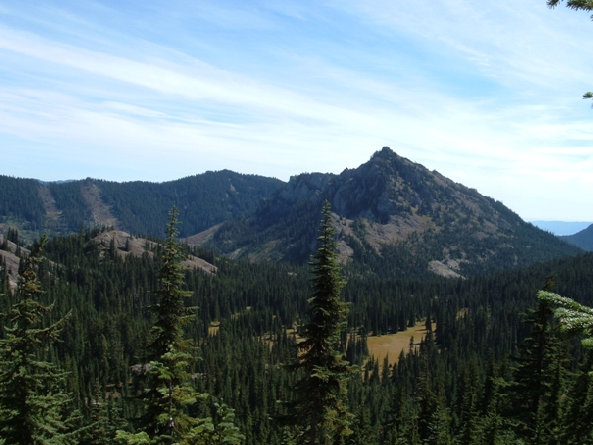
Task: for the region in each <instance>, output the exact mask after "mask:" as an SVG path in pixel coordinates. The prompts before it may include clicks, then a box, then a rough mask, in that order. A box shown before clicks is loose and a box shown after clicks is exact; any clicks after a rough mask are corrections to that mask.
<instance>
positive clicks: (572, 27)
mask: <svg viewBox="0 0 593 445" xmlns="http://www.w3.org/2000/svg"><path fill="white" fill-rule="evenodd" d="M592 34H593V22H592V21H591V19H590V17H589V14H587V13H583V12H575V11H571V10H568V9H567V8H565V7H564V6H562V7H558V8H556V9H555V10H550V9H548V8H547V7H546V2H545V0H522V1H516V0H500V1H496V2H483V1H477V0H430V1H394V0H389V1H387V0H385V1H382V0H377V1H372V0H365V1H364V2H360V1H353V0H351V1H350V0H341V1H337V0H336V1H333V0H330V1H323V0H316V1H307V0H301V1H257V0H254V1H249V2H245V1H235V2H233V1H225V0H218V1H199V0H194V1H189V0H188V1H175V0H169V1H158V0H151V1H101V2H100V1H97V2H87V1H83V0H79V1H64V0H62V1H55V2H51V1H30V2H29V1H28V2H23V1H21V0H19V1H10V0H9V1H4V2H2V3H0V155H1V160H0V174H5V175H12V176H19V177H34V178H39V179H42V180H63V179H79V178H86V177H94V178H101V179H108V180H115V181H130V180H139V179H140V180H149V181H166V180H172V179H178V178H181V177H184V176H188V175H193V174H197V173H202V172H204V171H207V170H221V169H231V170H234V171H237V172H241V173H255V174H260V175H265V176H273V177H277V178H280V179H283V180H288V179H289V177H290V176H291V175H295V174H299V173H303V172H313V171H320V172H333V173H339V172H341V171H343V170H344V169H345V168H355V167H357V166H358V165H360V164H362V163H364V162H366V161H367V160H368V159H369V158H370V156H371V155H372V154H373V153H374V152H375V151H377V150H379V149H381V147H383V146H390V147H391V148H392V149H393V150H394V151H396V152H397V153H398V154H400V155H402V156H404V157H407V158H408V159H410V160H412V161H414V162H418V163H421V164H423V165H425V166H426V167H427V168H429V169H431V170H432V169H434V170H438V171H439V172H441V173H442V174H444V175H445V176H447V177H449V178H451V179H453V180H454V181H457V182H460V183H462V184H464V185H466V186H468V187H472V188H475V189H477V190H478V191H479V192H480V193H482V194H485V195H488V196H492V197H494V198H496V199H498V200H500V201H502V202H503V203H504V204H505V205H507V206H508V207H510V208H511V209H512V210H514V211H515V212H517V213H518V214H519V215H520V216H521V217H523V218H524V219H528V220H530V219H554V220H567V221H571V220H572V221H593V193H592V191H593V109H591V103H590V102H588V101H585V100H583V99H581V96H582V94H583V93H585V92H586V91H589V90H593V45H591V35H592Z"/></svg>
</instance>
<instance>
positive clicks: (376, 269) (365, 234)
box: [0, 147, 579, 277]
mask: <svg viewBox="0 0 593 445" xmlns="http://www.w3.org/2000/svg"><path fill="white" fill-rule="evenodd" d="M325 199H327V200H329V201H330V203H331V205H332V211H333V212H334V213H333V214H334V223H335V226H336V229H337V231H338V234H339V243H338V246H339V249H340V256H341V260H342V261H343V262H344V263H345V264H348V265H349V267H350V268H352V269H353V270H357V271H359V272H361V273H368V272H372V273H374V274H377V275H381V276H384V277H392V276H395V275H397V274H400V275H401V274H406V275H414V276H417V275H431V274H433V273H437V274H439V275H444V276H449V277H459V276H467V275H471V274H476V273H483V272H486V271H489V270H494V269H498V268H504V267H519V266H524V265H527V264H531V263H534V262H539V261H545V260H549V259H553V258H558V257H562V256H567V255H573V254H576V253H578V252H579V249H577V248H576V247H574V246H570V245H568V244H566V243H565V242H563V241H561V240H559V239H558V238H556V237H554V236H553V235H552V234H550V233H547V232H544V231H542V230H540V229H538V228H536V227H534V226H533V225H531V224H529V223H526V222H524V221H522V220H521V218H519V216H517V215H516V214H515V213H513V212H512V211H511V210H509V209H508V208H506V207H505V206H504V205H502V204H501V203H500V202H498V201H496V200H494V199H492V198H489V197H485V196H482V195H480V194H479V193H478V192H477V191H476V190H474V189H470V188H467V187H465V186H463V185H461V184H458V183H455V182H453V181H451V180H450V179H448V178H446V177H444V176H443V175H441V174H440V173H438V172H436V171H429V170H427V169H426V168H425V167H423V166H422V165H420V164H417V163H414V162H412V161H410V160H408V159H405V158H403V157H400V156H398V155H397V154H396V153H395V152H393V151H392V150H391V149H390V148H388V147H384V148H383V149H382V150H380V151H378V152H376V153H375V154H374V155H373V156H372V158H371V159H370V160H369V161H368V162H366V163H364V164H362V165H361V166H359V167H358V168H355V169H346V170H344V171H343V172H342V173H341V174H339V175H336V174H324V173H305V174H300V175H297V176H294V177H292V178H290V180H289V181H288V183H285V182H282V181H280V180H277V179H272V178H265V177H261V176H254V175H242V174H238V173H234V172H231V171H228V170H223V171H220V172H207V173H204V174H201V175H196V176H191V177H187V178H183V179H179V180H177V181H170V182H165V183H150V182H126V183H116V182H109V181H102V180H96V179H86V180H82V181H68V182H63V183H41V182H39V181H37V180H34V179H18V178H11V177H7V176H0V231H2V229H3V227H4V231H5V230H6V229H7V227H16V228H18V229H19V231H21V230H22V231H24V233H25V235H26V234H29V235H30V236H33V235H35V234H38V233H39V232H41V231H50V232H51V233H68V232H74V231H78V230H79V229H80V227H82V226H104V227H108V228H112V229H117V230H123V231H126V232H129V233H131V234H133V235H135V236H139V235H149V236H159V237H160V236H162V234H163V228H164V227H165V225H166V221H167V212H168V210H169V209H170V208H171V206H172V205H173V204H176V205H177V207H178V209H179V211H180V220H181V221H182V225H181V226H180V232H181V236H182V237H183V238H185V240H186V241H187V242H188V243H189V244H194V245H200V246H204V247H206V248H209V249H213V250H215V251H217V252H221V253H223V254H226V255H228V256H230V257H234V258H247V259H250V260H264V261H289V262H293V263H301V264H302V263H305V262H306V261H307V260H308V258H309V255H310V253H311V252H312V251H313V250H314V249H315V243H316V233H317V229H318V224H319V217H320V211H321V206H322V203H323V201H324V200H325Z"/></svg>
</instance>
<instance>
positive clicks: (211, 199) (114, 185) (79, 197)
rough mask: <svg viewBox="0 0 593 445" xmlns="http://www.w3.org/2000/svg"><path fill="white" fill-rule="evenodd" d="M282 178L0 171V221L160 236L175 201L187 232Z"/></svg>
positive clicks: (226, 214)
mask: <svg viewBox="0 0 593 445" xmlns="http://www.w3.org/2000/svg"><path fill="white" fill-rule="evenodd" d="M282 184H283V183H282V181H279V180H277V179H273V178H265V177H261V176H255V175H242V174H238V173H234V172H231V171H228V170H223V171H219V172H206V173H203V174H200V175H195V176H189V177H187V178H183V179H179V180H176V181H169V182H163V183H152V182H141V181H136V182H124V183H118V182H110V181H103V180H100V179H91V178H88V179H86V180H82V181H66V182H50V183H41V182H39V181H36V180H34V179H22V178H13V177H9V176H0V224H2V223H4V224H5V225H7V226H12V227H17V228H19V229H21V231H23V232H24V233H28V232H33V235H32V236H35V235H37V236H38V235H39V233H41V232H42V231H44V230H45V231H49V232H50V233H71V232H76V231H78V230H79V228H80V227H88V226H98V227H100V226H106V227H114V228H118V229H121V230H126V231H128V232H131V233H133V234H136V235H151V236H160V234H161V233H162V228H163V227H164V225H165V223H166V221H167V211H168V210H169V209H170V208H171V205H173V204H174V203H175V204H177V206H178V207H179V212H180V215H181V217H182V218H183V220H184V221H185V224H184V227H183V229H181V230H182V236H188V235H192V234H195V233H197V232H199V231H202V230H204V229H206V228H208V227H211V226H213V225H216V224H219V223H221V222H223V221H227V220H229V219H234V218H238V217H240V216H242V215H244V214H247V213H250V212H252V211H253V210H254V209H255V208H256V207H257V205H259V203H260V201H261V200H262V199H265V198H266V197H268V196H270V195H271V194H272V193H274V192H275V191H276V190H277V189H278V188H279V187H280V186H281V185H282Z"/></svg>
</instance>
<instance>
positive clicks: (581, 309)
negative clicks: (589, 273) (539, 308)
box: [537, 291, 593, 347]
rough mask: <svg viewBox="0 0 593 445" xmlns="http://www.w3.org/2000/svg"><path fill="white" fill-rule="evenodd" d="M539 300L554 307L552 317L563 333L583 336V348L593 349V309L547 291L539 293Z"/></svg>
mask: <svg viewBox="0 0 593 445" xmlns="http://www.w3.org/2000/svg"><path fill="white" fill-rule="evenodd" d="M537 295H538V297H539V299H540V300H542V301H544V302H547V303H549V304H550V305H552V306H556V309H555V310H554V316H555V317H556V318H557V319H558V320H559V321H560V327H561V329H563V330H564V331H567V332H572V333H582V334H585V338H584V339H583V340H582V344H583V346H587V347H593V308H591V307H589V306H585V305H583V304H580V303H578V302H576V301H574V300H573V299H571V298H568V297H563V296H561V295H558V294H554V293H552V292H548V291H539V292H538V294H537Z"/></svg>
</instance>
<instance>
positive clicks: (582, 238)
mask: <svg viewBox="0 0 593 445" xmlns="http://www.w3.org/2000/svg"><path fill="white" fill-rule="evenodd" d="M560 238H561V239H563V240H564V241H566V242H567V243H569V244H572V245H573V246H577V247H580V248H581V249H584V250H588V251H590V252H593V224H591V225H590V226H589V227H587V228H586V229H584V230H581V231H580V232H578V233H575V234H574V235H569V236H561V237H560Z"/></svg>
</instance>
